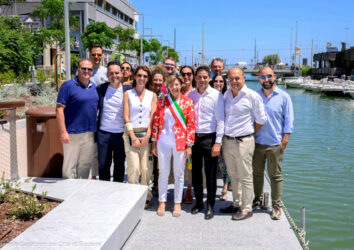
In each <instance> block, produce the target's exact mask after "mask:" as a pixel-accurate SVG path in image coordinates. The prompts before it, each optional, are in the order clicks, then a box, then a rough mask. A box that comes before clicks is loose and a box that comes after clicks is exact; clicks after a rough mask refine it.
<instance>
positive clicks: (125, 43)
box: [113, 25, 135, 54]
mask: <svg viewBox="0 0 354 250" xmlns="http://www.w3.org/2000/svg"><path fill="white" fill-rule="evenodd" d="M113 31H114V33H116V35H117V36H118V44H117V46H116V49H117V50H118V52H123V54H125V52H126V51H127V50H133V49H134V48H133V45H132V43H133V40H134V39H133V35H134V34H135V30H134V29H132V28H127V29H123V28H122V27H121V26H119V25H118V26H116V27H115V28H114V29H113Z"/></svg>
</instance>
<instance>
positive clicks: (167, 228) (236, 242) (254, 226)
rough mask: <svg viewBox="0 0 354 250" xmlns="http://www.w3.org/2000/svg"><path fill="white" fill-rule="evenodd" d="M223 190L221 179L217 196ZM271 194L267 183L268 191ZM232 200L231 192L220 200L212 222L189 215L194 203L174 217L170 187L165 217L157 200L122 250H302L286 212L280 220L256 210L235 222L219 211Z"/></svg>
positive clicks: (266, 189)
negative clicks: (159, 214) (244, 218)
mask: <svg viewBox="0 0 354 250" xmlns="http://www.w3.org/2000/svg"><path fill="white" fill-rule="evenodd" d="M221 188H222V180H218V196H219V195H220V192H221ZM269 191H270V187H269V184H268V182H266V181H265V192H269ZM204 193H206V190H204ZM231 200H232V192H228V200H227V201H220V200H218V199H217V201H216V204H215V216H214V218H213V219H211V220H209V221H207V220H205V219H204V213H203V212H202V213H199V214H196V215H192V214H191V213H190V211H191V209H192V207H193V204H182V213H181V216H180V217H179V218H174V217H172V211H173V185H169V194H168V202H167V205H166V214H165V216H162V217H160V216H157V214H156V210H157V206H158V200H157V198H156V197H155V198H154V200H153V201H152V203H151V206H150V208H149V209H148V210H145V211H144V214H143V217H142V219H141V221H140V223H139V224H138V226H137V227H136V229H135V230H134V232H133V233H132V235H131V236H130V237H129V239H128V240H127V242H126V243H125V245H124V246H123V249H124V250H131V249H134V250H138V249H144V250H146V249H169V250H170V249H194V250H196V249H223V250H224V249H282V250H283V249H302V247H301V245H300V243H299V241H298V240H297V238H296V236H295V234H294V232H293V230H292V229H291V227H290V224H289V223H288V221H287V219H286V217H285V216H284V213H282V216H281V219H280V220H278V221H274V220H272V219H271V218H270V213H271V212H270V211H264V210H259V211H255V212H254V214H253V217H251V218H249V219H247V220H244V221H233V220H231V215H232V214H222V213H220V212H219V209H220V208H221V207H224V206H228V205H230V204H232V201H231Z"/></svg>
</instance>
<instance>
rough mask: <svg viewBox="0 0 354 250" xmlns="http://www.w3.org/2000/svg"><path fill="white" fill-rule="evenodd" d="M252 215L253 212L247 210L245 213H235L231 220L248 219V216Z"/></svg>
mask: <svg viewBox="0 0 354 250" xmlns="http://www.w3.org/2000/svg"><path fill="white" fill-rule="evenodd" d="M252 216H253V213H252V212H247V214H245V213H236V214H234V215H233V216H232V219H233V220H245V219H248V218H250V217H252Z"/></svg>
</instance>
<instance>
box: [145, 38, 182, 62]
mask: <svg viewBox="0 0 354 250" xmlns="http://www.w3.org/2000/svg"><path fill="white" fill-rule="evenodd" d="M150 45H151V51H152V52H153V53H152V54H151V55H150V59H151V62H152V64H154V65H156V64H159V63H161V62H162V60H163V59H164V58H166V57H172V58H173V59H174V60H175V61H176V62H178V61H179V57H178V53H177V52H176V51H175V50H174V49H173V48H171V47H169V46H161V43H160V42H159V41H158V40H157V39H151V40H150Z"/></svg>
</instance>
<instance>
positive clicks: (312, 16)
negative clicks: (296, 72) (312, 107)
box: [130, 0, 354, 64]
mask: <svg viewBox="0 0 354 250" xmlns="http://www.w3.org/2000/svg"><path fill="white" fill-rule="evenodd" d="M130 2H131V3H132V4H133V5H134V6H135V7H136V9H137V12H138V13H144V18H145V27H147V28H152V32H153V34H154V35H160V34H162V36H163V40H169V41H170V46H171V47H173V41H174V28H176V30H177V42H176V44H177V46H176V47H177V48H176V49H177V51H178V52H179V55H180V64H184V63H185V61H186V63H187V64H191V58H192V45H193V46H194V58H198V60H199V62H200V56H198V51H201V50H202V25H203V23H204V27H205V29H204V39H205V40H204V48H205V57H206V58H208V59H212V58H213V57H221V58H224V59H226V63H227V64H234V63H236V62H238V61H246V62H248V63H250V61H251V58H252V59H253V58H254V43H255V39H257V50H258V55H259V61H261V60H262V58H263V57H264V56H265V55H267V54H275V53H278V54H279V56H280V58H281V60H282V61H283V62H284V63H288V62H289V58H290V41H291V29H292V47H293V48H294V45H295V33H296V31H295V30H296V21H298V39H297V41H298V42H297V44H298V46H301V48H302V52H301V54H302V57H306V58H308V59H309V60H310V55H311V44H312V39H314V52H322V51H325V49H326V48H325V47H326V43H327V42H331V43H332V45H335V46H337V47H338V49H340V48H341V44H340V42H342V41H343V42H345V41H346V34H347V37H348V45H349V46H354V0H331V1H329V0H307V1H305V0H297V1H288V0H283V1H279V0H272V1H270V0H263V1H259V0H244V1H239V0H217V1H210V0H203V1H200V0H196V1H194V0H189V1H173V0H172V1H171V0H170V1H166V0H165V1H161V0H151V1H147V0H130ZM345 28H348V30H347V31H346V30H345ZM139 32H141V25H140V27H139ZM145 33H147V34H150V30H145ZM158 39H160V38H158ZM167 43H168V42H166V41H164V45H167ZM348 45H347V47H348Z"/></svg>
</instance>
